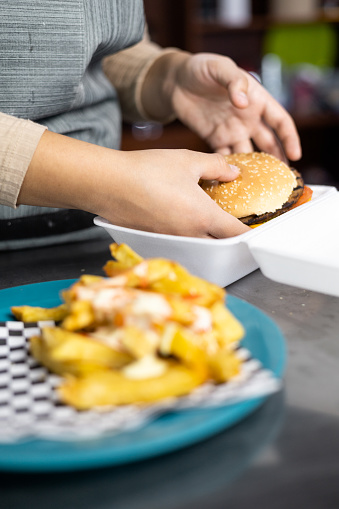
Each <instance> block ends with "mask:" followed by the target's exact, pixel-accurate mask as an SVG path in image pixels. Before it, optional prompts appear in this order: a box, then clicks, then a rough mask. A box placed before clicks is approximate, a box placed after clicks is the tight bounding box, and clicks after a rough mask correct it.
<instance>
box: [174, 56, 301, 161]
mask: <svg viewBox="0 0 339 509" xmlns="http://www.w3.org/2000/svg"><path fill="white" fill-rule="evenodd" d="M172 76H173V75H172ZM174 76H175V79H173V80H172V83H173V86H172V89H171V104H172V108H173V110H174V112H175V114H176V115H177V117H178V118H179V119H180V120H181V121H182V122H183V123H184V124H186V125H187V126H188V127H189V128H190V129H191V130H193V131H194V132H195V133H197V134H198V135H199V136H200V137H201V138H202V139H204V140H205V141H206V142H207V143H208V144H209V145H210V146H211V148H212V149H213V150H215V151H217V152H220V153H222V154H229V153H231V152H251V151H253V143H252V142H254V143H255V145H256V147H257V149H259V150H262V151H264V152H268V153H271V154H273V155H275V156H277V157H279V158H280V159H284V158H286V156H287V157H288V158H289V159H291V160H297V159H299V158H300V157H301V146H300V140H299V136H298V132H297V129H296V126H295V124H294V121H293V119H292V117H291V116H290V115H289V113H288V112H287V111H286V110H285V109H284V108H283V107H282V106H281V105H280V104H279V103H278V102H277V101H276V100H275V99H274V98H273V97H272V96H271V95H270V94H269V93H268V92H267V91H266V90H265V88H264V87H263V86H262V85H261V84H260V83H259V82H258V81H257V80H256V79H255V78H253V77H252V76H251V75H250V74H248V73H247V72H245V71H244V70H243V69H240V68H239V67H238V66H237V65H236V64H235V63H234V62H233V60H231V59H229V58H227V57H224V56H221V55H216V54H209V53H199V54H196V55H190V56H188V57H187V58H183V59H182V60H181V62H180V63H179V64H178V65H177V67H176V72H175V74H174ZM285 154H286V156H285Z"/></svg>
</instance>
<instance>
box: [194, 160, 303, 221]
mask: <svg viewBox="0 0 339 509" xmlns="http://www.w3.org/2000/svg"><path fill="white" fill-rule="evenodd" d="M225 158H226V161H227V163H229V164H233V165H235V166H237V167H238V168H239V169H240V175H239V176H238V177H237V178H236V179H235V180H233V181H231V182H219V181H210V180H209V181H207V180H205V181H201V182H200V185H201V187H202V188H203V190H204V191H205V192H206V193H207V194H208V195H209V196H210V197H211V198H212V199H213V200H214V201H215V202H216V203H217V204H218V205H219V206H220V207H221V208H222V209H223V210H225V211H226V212H228V213H229V214H231V215H232V216H235V217H237V218H238V219H240V221H242V222H243V223H244V224H246V225H248V226H252V227H254V226H258V225H259V224H261V223H263V222H266V221H268V220H269V219H272V218H274V217H277V216H280V215H281V214H284V213H285V212H287V211H288V210H291V209H292V208H294V207H297V206H298V205H301V204H302V203H305V202H306V201H309V200H310V199H311V196H312V190H311V189H310V188H309V187H307V186H305V185H304V181H303V179H302V176H301V175H300V173H299V172H298V171H297V170H295V169H294V168H290V167H289V166H287V164H285V163H284V162H282V161H281V160H280V159H277V158H276V157H274V156H272V155H270V154H266V153H265V152H251V153H239V154H231V155H228V156H225Z"/></svg>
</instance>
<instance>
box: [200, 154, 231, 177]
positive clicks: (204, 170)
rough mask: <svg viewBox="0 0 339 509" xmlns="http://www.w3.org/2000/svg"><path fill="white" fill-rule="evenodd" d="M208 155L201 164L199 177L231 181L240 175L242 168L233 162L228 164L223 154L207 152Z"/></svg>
mask: <svg viewBox="0 0 339 509" xmlns="http://www.w3.org/2000/svg"><path fill="white" fill-rule="evenodd" d="M205 155H206V156H207V157H206V159H205V161H204V164H203V165H201V166H200V175H199V177H200V178H201V179H203V180H219V181H220V182H230V181H231V180H234V179H236V178H237V177H238V176H239V173H240V169H239V168H238V167H237V166H234V165H233V164H228V163H227V162H226V159H225V157H224V156H223V155H222V154H205Z"/></svg>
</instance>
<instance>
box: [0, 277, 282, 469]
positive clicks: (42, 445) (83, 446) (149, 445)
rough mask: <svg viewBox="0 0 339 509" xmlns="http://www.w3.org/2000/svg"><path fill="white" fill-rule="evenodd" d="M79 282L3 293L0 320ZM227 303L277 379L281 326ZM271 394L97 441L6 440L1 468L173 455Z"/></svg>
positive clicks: (172, 416)
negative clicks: (12, 311)
mask: <svg viewBox="0 0 339 509" xmlns="http://www.w3.org/2000/svg"><path fill="white" fill-rule="evenodd" d="M74 281H75V280H74V279H68V280H62V281H50V282H46V283H36V284H31V285H24V286H19V287H14V288H8V289H5V290H1V291H0V321H5V320H11V319H13V318H12V316H11V314H10V307H11V306H14V305H15V306H20V305H23V304H29V305H32V306H43V307H52V306H56V305H58V304H59V303H60V296H59V294H60V291H61V290H63V289H65V288H67V287H68V286H70V285H71V284H72V283H73V282H74ZM227 305H228V307H229V309H230V310H231V311H232V313H233V314H234V315H235V316H236V317H237V318H238V319H239V320H240V321H241V322H242V323H243V325H244V327H245V330H246V335H245V338H244V340H243V346H244V347H245V348H247V349H248V350H249V351H250V352H251V354H252V356H253V357H255V358H256V359H258V360H259V361H260V362H261V363H262V365H263V367H264V368H267V369H270V370H271V371H272V372H273V373H274V374H275V376H276V377H278V378H280V377H281V376H282V375H283V371H284V367H285V363H286V348H285V341H284V338H283V335H282V333H281V331H280V329H279V328H278V326H277V325H276V324H275V322H273V320H271V319H270V318H269V317H268V316H267V315H265V314H264V313H263V312H262V311H260V310H259V309H258V308H256V307H255V306H252V305H251V304H248V303H247V302H245V301H243V300H240V299H238V298H236V297H232V296H231V295H228V297H227ZM265 399H266V398H264V397H261V398H255V399H251V400H248V401H245V402H241V403H237V404H233V405H227V406H223V407H218V408H208V409H207V408H204V409H190V410H184V411H176V412H170V413H167V414H164V415H162V416H160V417H158V418H156V419H155V420H153V421H151V422H150V423H148V424H147V425H145V426H143V427H142V428H138V429H136V430H133V431H126V432H121V433H118V434H114V435H103V436H102V437H100V438H97V439H95V440H82V441H73V442H62V441H57V440H55V441H53V440H41V439H31V440H25V441H19V442H16V443H10V444H0V469H1V470H3V471H4V470H5V471H16V472H53V471H70V470H82V469H90V468H96V467H104V466H112V465H119V464H125V463H130V462H134V461H140V460H142V459H146V458H151V457H154V456H158V455H161V454H165V453H169V452H173V451H176V450H178V449H181V448H183V447H187V446H189V445H192V444H194V443H197V442H199V441H201V440H204V439H206V438H208V437H210V436H212V435H214V434H216V433H218V432H220V431H222V430H225V429H227V428H230V427H231V426H233V425H234V424H236V423H237V422H239V421H241V420H242V419H244V418H245V417H246V416H248V415H249V414H250V413H252V412H253V411H254V410H255V409H257V408H258V407H259V406H260V405H261V404H262V403H263V402H264V401H265Z"/></svg>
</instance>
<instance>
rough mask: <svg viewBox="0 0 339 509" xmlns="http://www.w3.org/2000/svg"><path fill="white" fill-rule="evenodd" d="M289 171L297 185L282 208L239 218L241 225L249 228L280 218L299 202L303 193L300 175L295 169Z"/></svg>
mask: <svg viewBox="0 0 339 509" xmlns="http://www.w3.org/2000/svg"><path fill="white" fill-rule="evenodd" d="M291 171H292V172H293V173H294V175H295V176H296V179H297V185H296V186H295V188H294V189H293V191H292V193H291V194H290V196H289V198H288V200H287V201H286V202H285V203H284V204H283V206H282V207H281V208H280V209H278V210H276V211H274V212H265V213H264V214H260V215H259V216H258V215H256V214H252V215H250V216H246V217H240V218H239V219H240V221H241V222H242V223H244V224H247V225H248V226H250V225H253V224H258V223H263V222H265V221H268V220H269V219H273V218H274V217H277V216H280V215H281V214H284V213H285V212H287V211H288V210H289V209H290V208H291V207H292V206H293V205H294V204H295V203H296V202H297V201H298V200H299V198H300V196H301V195H302V194H303V192H304V181H303V178H302V176H301V175H300V173H299V172H298V171H297V170H296V169H295V168H291Z"/></svg>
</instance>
